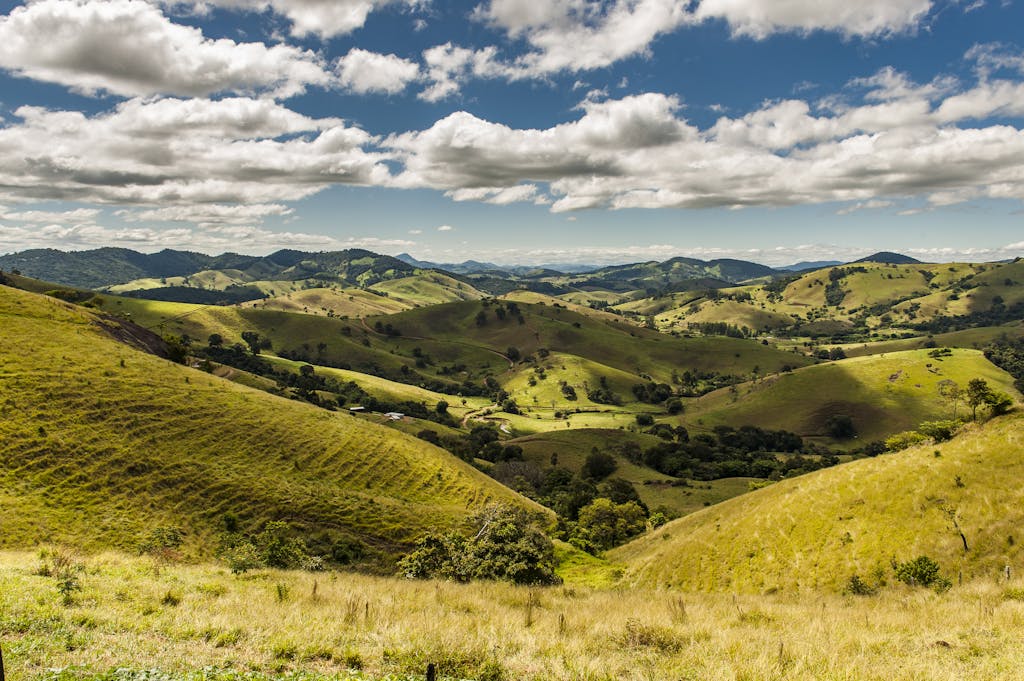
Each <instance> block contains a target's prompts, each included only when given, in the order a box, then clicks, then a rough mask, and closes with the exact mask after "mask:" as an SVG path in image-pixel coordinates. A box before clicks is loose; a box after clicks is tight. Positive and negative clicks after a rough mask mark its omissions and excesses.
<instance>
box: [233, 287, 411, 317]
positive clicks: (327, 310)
mask: <svg viewBox="0 0 1024 681" xmlns="http://www.w3.org/2000/svg"><path fill="white" fill-rule="evenodd" d="M242 307H255V308H259V309H264V310H279V311H281V312H301V313H303V314H312V315H323V316H327V315H331V316H334V317H370V316H373V315H380V314H391V313H393V312H401V311H402V310H407V309H409V308H410V307H412V305H408V304H406V303H403V302H401V301H399V300H395V299H393V298H387V297H384V296H380V295H377V294H374V293H370V292H368V291H365V290H363V289H357V288H337V289H334V288H311V289H300V290H298V291H295V292H293V293H292V292H289V293H282V294H280V295H277V296H274V297H272V298H268V299H266V300H262V301H259V302H256V303H243V304H242Z"/></svg>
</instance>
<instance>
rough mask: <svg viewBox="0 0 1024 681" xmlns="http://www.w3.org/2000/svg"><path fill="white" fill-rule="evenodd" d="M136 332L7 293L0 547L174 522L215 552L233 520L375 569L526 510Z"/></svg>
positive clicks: (388, 438)
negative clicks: (428, 539)
mask: <svg viewBox="0 0 1024 681" xmlns="http://www.w3.org/2000/svg"><path fill="white" fill-rule="evenodd" d="M309 319H313V318H309ZM133 329H134V327H130V326H126V325H125V324H123V323H119V322H117V321H114V320H113V319H112V318H109V317H104V316H98V315H96V314H93V313H91V312H89V311H86V310H83V309H82V308H79V307H75V306H72V305H69V304H67V303H64V302H62V301H59V300H56V299H53V298H49V297H46V296H42V295H38V294H33V293H28V292H24V291H19V290H15V289H11V288H8V287H6V286H0V356H2V358H3V361H2V363H0V442H3V446H2V447H0V545H2V546H5V547H19V546H20V547H25V546H32V545H34V544H36V543H39V542H65V543H69V544H73V545H76V546H78V547H80V548H84V549H90V550H92V549H100V548H107V547H116V548H122V549H133V548H134V547H135V546H136V545H137V543H138V541H139V540H140V539H141V538H142V537H143V536H144V535H145V533H147V532H148V531H150V530H152V528H154V527H158V526H175V527H179V528H181V529H183V530H184V531H185V533H186V536H187V537H188V542H187V546H188V548H189V551H190V552H191V553H192V554H193V555H200V556H209V555H210V553H211V551H212V548H213V547H214V546H215V535H216V534H217V533H218V532H219V531H220V530H221V529H222V527H223V520H224V518H225V516H227V515H228V514H231V515H233V516H235V517H237V519H238V521H239V523H240V526H241V527H242V528H243V529H244V530H246V531H253V532H255V531H258V530H259V529H260V527H261V526H262V524H263V523H265V522H267V521H270V520H281V521H284V522H286V523H288V525H289V526H290V527H292V528H293V530H294V531H295V532H298V533H302V534H303V535H304V536H306V537H312V538H314V539H315V540H316V541H317V542H319V544H320V545H323V546H326V547H327V549H329V546H330V545H331V543H332V542H358V543H359V544H361V545H363V546H364V547H365V550H366V551H367V554H368V557H369V558H368V559H369V560H370V561H371V562H373V563H375V564H379V563H381V562H384V563H386V562H387V561H389V560H390V559H391V558H392V557H393V556H394V555H395V553H396V552H398V551H400V550H402V549H403V548H405V547H408V546H409V545H410V544H411V542H412V541H413V540H414V539H415V538H416V537H417V536H418V535H419V534H421V533H422V532H424V531H425V530H427V529H429V528H435V527H439V526H440V527H444V526H451V525H453V524H454V523H457V522H459V521H460V520H461V519H462V518H464V517H465V515H466V514H467V512H468V511H469V510H471V509H472V508H475V507H479V506H480V505H481V504H484V503H486V502H488V501H493V500H505V501H508V502H511V503H515V504H524V505H531V503H530V502H528V501H526V500H525V499H523V498H521V497H518V495H515V494H514V493H512V492H511V491H509V490H508V489H506V488H504V487H502V486H501V485H499V484H497V483H496V482H494V481H492V480H491V479H489V478H487V477H486V476H484V475H483V474H481V473H479V472H478V471H476V470H474V469H473V468H471V467H470V466H468V465H467V464H465V463H463V462H461V461H459V460H457V459H455V458H454V457H452V456H451V455H449V454H448V453H447V452H444V451H442V450H440V449H438V448H435V447H433V446H431V445H429V444H427V443H425V442H423V441H420V440H417V439H415V438H412V437H409V436H406V435H403V434H401V433H398V432H395V431H393V430H390V429H386V428H383V427H381V426H377V425H374V424H371V423H367V422H365V421H363V420H361V419H358V418H356V417H352V416H350V415H349V414H347V413H343V412H340V413H339V412H329V411H325V410H322V409H318V408H315V407H312V406H309V405H306V404H304V403H299V402H294V401H291V400H287V399H283V398H279V397H274V396H272V395H269V394H267V393H264V392H260V391H257V390H253V389H250V388H246V387H244V386H241V385H237V384H234V383H231V382H229V381H226V380H223V379H220V378H217V377H214V376H211V375H209V374H206V373H203V372H202V371H198V370H195V369H191V368H187V367H184V366H181V365H177V364H172V363H170V362H168V361H166V360H164V359H160V358H159V357H156V356H153V355H151V354H146V353H144V352H141V351H140V350H137V349H135V348H134V347H131V346H129V345H127V344H125V343H122V342H119V341H118V340H116V339H117V338H127V337H129V336H130V335H131V334H133V333H134V334H135V335H136V336H145V333H144V332H143V331H141V330H134V331H133ZM150 338H151V337H150ZM531 506H532V505H531ZM534 508H537V507H534Z"/></svg>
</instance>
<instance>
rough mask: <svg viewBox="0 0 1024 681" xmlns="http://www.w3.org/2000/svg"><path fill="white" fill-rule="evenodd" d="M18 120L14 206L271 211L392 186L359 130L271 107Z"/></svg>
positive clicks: (10, 174)
mask: <svg viewBox="0 0 1024 681" xmlns="http://www.w3.org/2000/svg"><path fill="white" fill-rule="evenodd" d="M15 116H16V117H17V119H19V120H18V121H14V122H12V123H10V124H9V125H7V126H6V127H4V128H0V188H2V189H3V191H4V192H5V194H7V195H9V196H12V197H14V198H16V199H18V200H44V199H54V200H73V201H89V202H92V203H120V204H136V205H151V206H163V207H166V206H174V205H194V204H216V203H228V204H230V203H237V204H266V203H268V202H274V201H290V200H296V199H299V198H303V197H305V196H309V195H310V194H313V193H315V192H318V191H320V190H321V189H323V188H324V187H327V186H330V185H334V184H357V185H382V184H386V183H387V182H388V180H389V171H388V169H387V167H386V166H385V165H384V164H383V162H382V161H383V160H384V155H382V154H380V153H378V152H372V151H367V150H366V149H367V148H368V147H370V146H372V143H373V138H372V137H371V136H370V135H369V134H367V133H366V132H364V131H363V130H360V129H358V128H354V127H350V126H348V125H346V124H345V123H344V122H343V121H341V120H340V119H334V118H325V119H313V118H309V117H306V116H302V115H300V114H297V113H295V112H292V111H289V110H288V109H286V108H284V107H282V106H280V105H279V104H276V103H274V102H271V101H267V100H250V99H244V98H231V99H222V100H217V101H211V100H200V99H193V100H174V99H165V100H159V101H155V102H149V101H143V100H129V101H127V102H123V103H122V104H120V105H119V106H118V107H117V108H116V109H115V110H113V111H111V112H106V113H101V114H98V115H95V116H87V115H85V114H83V113H79V112H71V111H51V110H48V109H43V108H40V107H27V106H26V107H21V108H19V109H17V110H16V111H15Z"/></svg>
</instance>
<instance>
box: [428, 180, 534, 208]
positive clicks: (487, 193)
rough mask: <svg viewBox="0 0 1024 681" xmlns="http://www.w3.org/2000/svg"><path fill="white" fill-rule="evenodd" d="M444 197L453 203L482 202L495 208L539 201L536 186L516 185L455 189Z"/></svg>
mask: <svg viewBox="0 0 1024 681" xmlns="http://www.w3.org/2000/svg"><path fill="white" fill-rule="evenodd" d="M445 196H447V197H448V198H450V199H452V200H453V201H482V202H484V203H493V204H495V205H497V206H507V205H508V204H510V203H519V202H522V201H539V200H540V198H539V197H538V196H537V185H535V184H517V185H515V186H514V187H504V188H502V187H472V188H464V189H455V190H452V191H449V192H445Z"/></svg>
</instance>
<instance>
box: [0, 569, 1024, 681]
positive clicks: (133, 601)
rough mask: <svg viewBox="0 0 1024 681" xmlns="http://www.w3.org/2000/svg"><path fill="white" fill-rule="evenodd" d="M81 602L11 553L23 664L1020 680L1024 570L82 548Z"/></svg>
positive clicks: (8, 597) (409, 677)
mask: <svg viewBox="0 0 1024 681" xmlns="http://www.w3.org/2000/svg"><path fill="white" fill-rule="evenodd" d="M75 560H76V561H80V564H81V566H82V568H81V571H80V572H78V573H77V575H78V580H79V583H80V586H81V590H79V591H75V592H73V594H72V598H71V601H70V603H68V604H65V602H64V600H63V597H62V596H61V594H60V593H59V592H58V588H57V582H56V580H55V579H54V578H53V577H51V576H43V575H40V574H39V573H40V566H41V565H42V564H43V563H45V561H43V560H41V559H40V558H39V554H38V553H32V552H5V553H0V641H2V645H3V652H4V660H5V662H6V664H7V670H8V674H9V677H8V678H12V679H18V680H19V681H44V680H45V681H57V680H60V681H64V680H67V681H70V680H72V679H105V680H106V679H109V680H111V681H113V680H115V679H116V680H117V681H135V680H138V681H142V680H143V679H145V680H147V681H152V680H154V679H189V680H194V681H206V680H211V681H213V680H217V681H235V680H236V679H237V680H241V679H245V680H247V681H263V680H265V679H282V680H283V679H299V680H305V679H309V680H317V681H319V680H321V679H353V680H354V679H358V680H360V681H374V680H376V681H384V680H388V681H413V680H420V679H423V678H424V673H425V671H426V668H427V664H428V663H433V664H435V665H437V671H438V674H439V678H442V679H480V680H484V681H496V680H500V679H504V680H513V679H515V680H523V681H563V680H564V681H569V680H573V681H576V680H580V681H584V680H585V681H612V680H620V679H625V680H631V681H632V680H636V681H640V680H644V681H655V680H661V679H693V680H698V679H700V680H702V681H703V680H711V681H717V680H721V681H727V680H728V681H734V680H744V681H764V680H770V679H780V680H781V679H794V680H796V679H817V680H822V679H826V680H835V681H840V680H850V679H858V680H872V679H877V680H880V681H881V680H885V681H911V680H914V681H916V680H919V679H932V680H936V681H939V680H944V679H948V680H950V681H952V680H954V679H956V680H960V679H997V678H1004V679H1005V678H1015V677H1017V676H1018V675H1019V670H1020V669H1021V668H1022V665H1024V636H1022V633H1024V582H1021V581H1019V580H1016V579H1014V580H1012V581H1011V582H1009V583H997V582H996V581H995V580H979V581H977V582H972V583H970V584H966V585H964V586H961V587H954V588H953V589H951V590H950V591H948V592H946V593H943V594H936V593H935V592H933V591H930V590H927V589H922V588H911V587H905V586H902V585H901V586H898V587H892V588H890V589H887V590H885V591H883V592H881V593H879V594H877V595H875V596H850V595H841V594H837V593H824V592H816V593H802V594H775V595H738V596H734V595H729V594H694V593H685V592H680V591H664V590H658V589H628V590H624V589H592V588H588V587H583V586H577V585H572V584H565V585H562V586H557V587H548V588H540V589H538V588H528V587H514V586H510V585H507V584H503V583H474V584H456V583H450V582H429V581H408V580H403V579H399V578H393V577H370V576H364V575H357V574H342V573H301V572H284V571H274V570H265V571H259V572H255V573H249V574H246V575H243V576H234V575H231V574H230V573H229V572H228V571H227V570H226V569H224V568H221V567H218V566H215V565H178V564H166V563H157V562H154V561H153V560H152V559H150V558H139V557H129V556H125V555H123V554H110V553H103V554H96V555H91V556H83V557H76V558H75Z"/></svg>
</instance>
